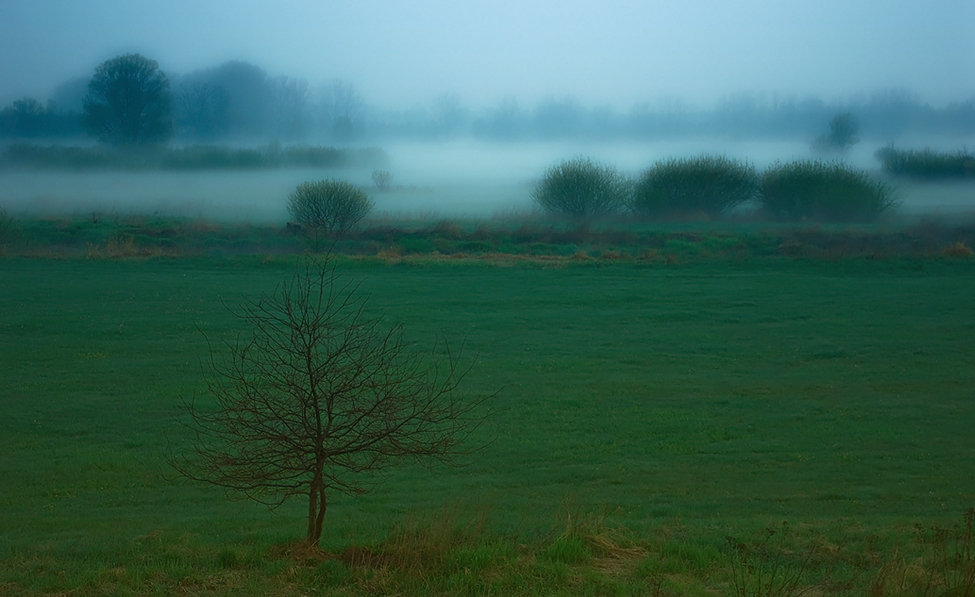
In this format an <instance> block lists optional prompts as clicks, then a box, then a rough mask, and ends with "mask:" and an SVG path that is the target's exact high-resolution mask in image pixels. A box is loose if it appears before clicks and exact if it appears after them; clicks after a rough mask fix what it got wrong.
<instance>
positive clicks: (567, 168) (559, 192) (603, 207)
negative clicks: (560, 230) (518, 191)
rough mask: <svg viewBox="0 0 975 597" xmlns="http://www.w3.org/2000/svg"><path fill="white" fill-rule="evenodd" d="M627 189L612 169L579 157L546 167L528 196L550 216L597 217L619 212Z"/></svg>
mask: <svg viewBox="0 0 975 597" xmlns="http://www.w3.org/2000/svg"><path fill="white" fill-rule="evenodd" d="M630 189H631V184H630V181H629V180H628V179H627V178H626V177H625V176H623V175H622V174H620V173H619V172H617V170H616V168H613V167H610V166H602V165H600V164H597V163H595V162H593V161H592V160H590V159H589V158H582V157H579V158H575V159H573V160H569V161H563V162H560V163H559V164H556V165H555V166H552V167H551V168H549V169H548V171H547V172H546V173H545V176H544V177H543V178H542V182H541V183H539V185H538V186H537V187H536V188H535V190H534V191H532V195H531V196H532V199H533V200H534V201H535V203H537V204H539V205H540V206H541V207H542V208H544V209H545V210H546V211H549V212H552V213H558V214H562V215H566V216H571V217H574V218H598V217H600V216H607V215H611V214H613V213H617V212H619V211H621V210H622V209H623V207H625V206H626V204H627V202H628V199H629V196H630Z"/></svg>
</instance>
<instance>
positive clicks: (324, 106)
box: [320, 79, 363, 141]
mask: <svg viewBox="0 0 975 597" xmlns="http://www.w3.org/2000/svg"><path fill="white" fill-rule="evenodd" d="M320 105H321V108H320V114H321V118H322V125H323V127H324V128H325V132H326V133H327V134H329V135H331V136H332V137H334V138H336V139H338V140H341V141H346V140H348V139H351V138H352V137H354V136H355V134H356V130H357V128H359V120H360V119H361V118H362V111H363V103H362V98H360V97H359V93H358V92H357V91H356V90H355V87H353V86H352V83H347V82H345V81H342V80H341V79H335V80H333V81H332V82H330V83H328V84H327V85H325V86H324V87H323V88H322V91H321V103H320Z"/></svg>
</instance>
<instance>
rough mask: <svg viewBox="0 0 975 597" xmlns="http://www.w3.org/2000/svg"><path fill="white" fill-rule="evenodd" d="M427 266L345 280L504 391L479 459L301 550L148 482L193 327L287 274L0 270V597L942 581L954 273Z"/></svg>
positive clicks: (964, 366)
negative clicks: (444, 341)
mask: <svg viewBox="0 0 975 597" xmlns="http://www.w3.org/2000/svg"><path fill="white" fill-rule="evenodd" d="M425 263H426V264H425V265H422V266H421V265H417V264H415V263H411V262H399V263H395V262H388V261H385V260H379V259H369V260H361V259H351V258H347V259H345V260H344V265H343V267H344V269H345V270H346V271H347V272H348V274H349V275H351V276H353V277H356V278H358V277H363V278H364V279H365V281H364V283H363V287H362V288H363V291H364V292H366V293H368V294H369V295H370V296H371V299H370V303H369V305H370V309H371V310H373V312H375V313H383V314H384V315H383V316H384V317H385V318H386V320H388V321H390V322H403V323H404V324H405V325H406V326H407V330H408V332H409V334H410V337H411V338H412V339H415V340H417V341H419V342H427V341H429V340H430V339H431V338H432V337H433V336H434V335H435V334H436V333H437V332H440V331H444V332H445V333H446V334H447V335H448V337H449V338H451V339H453V340H460V339H461V338H465V339H466V342H467V346H468V348H469V350H470V353H469V354H472V355H476V363H475V367H474V369H473V370H472V373H471V375H470V376H469V377H468V379H467V381H466V384H467V389H469V390H470V391H472V392H475V393H485V394H487V393H491V392H495V391H498V390H500V392H499V393H498V395H497V397H496V398H495V399H494V403H493V405H492V406H493V407H494V409H495V412H496V414H495V416H494V417H493V418H492V420H491V422H490V424H489V425H487V426H485V428H483V429H482V430H481V432H480V433H481V435H479V436H478V437H475V438H474V441H475V442H478V443H485V444H487V445H486V447H485V448H484V449H483V450H481V451H480V452H478V453H477V454H476V455H475V457H473V458H471V459H470V461H469V462H467V463H466V466H464V467H462V468H458V469H452V468H448V469H434V470H432V471H428V470H425V469H422V468H415V467H407V468H401V469H397V470H394V471H391V472H390V474H389V475H388V476H386V477H385V478H384V479H382V483H381V484H379V485H378V486H377V487H376V488H375V490H374V491H373V492H372V493H370V494H368V495H366V496H363V497H361V498H358V499H351V498H343V497H339V496H336V498H335V501H334V503H333V506H332V507H331V508H330V511H329V514H328V517H327V518H326V530H325V535H326V539H325V542H324V545H323V547H324V548H325V551H326V553H325V554H324V555H323V554H316V553H309V552H307V551H302V550H300V549H298V548H297V547H296V545H295V543H294V541H295V539H297V538H299V537H301V536H302V529H303V527H302V517H303V515H304V512H303V506H302V505H301V504H297V503H296V504H289V505H286V506H284V507H283V508H281V509H279V510H278V511H276V512H271V513H269V512H267V511H266V510H264V509H263V508H260V507H257V506H255V505H252V504H249V503H245V502H231V501H228V500H227V499H226V498H225V496H224V495H223V494H222V492H220V491H219V490H216V489H213V488H210V487H203V486H198V485H194V484H189V483H187V482H184V481H182V480H180V479H179V478H176V477H175V476H174V474H173V473H172V471H171V470H170V469H168V468H167V466H166V464H165V460H164V456H165V454H166V451H167V449H168V446H170V445H178V444H179V443H181V442H182V441H184V440H185V439H186V438H185V437H184V436H183V435H182V434H183V433H185V432H184V431H183V430H182V428H181V427H180V426H179V425H178V424H177V421H176V420H175V419H174V417H176V416H178V410H177V406H178V403H179V400H180V397H181V396H193V395H199V394H201V393H202V392H203V385H202V378H201V376H200V366H199V359H200V358H201V357H203V356H204V355H205V354H206V353H205V351H206V344H205V342H204V341H203V338H202V336H201V335H200V330H204V331H206V332H207V333H208V334H209V335H210V336H211V339H214V340H217V341H219V340H220V339H224V338H227V339H229V338H232V337H233V335H234V333H235V331H236V329H237V328H236V325H237V324H236V322H235V321H234V320H233V319H232V318H231V317H230V316H229V315H228V313H227V312H226V310H225V309H224V308H223V306H222V303H221V301H222V300H223V301H228V302H230V303H233V302H235V301H236V300H238V298H239V297H242V296H249V297H253V296H255V295H256V294H258V293H259V292H260V291H262V290H266V289H269V288H271V287H273V286H274V284H275V283H277V282H278V281H279V280H280V279H281V278H282V277H283V276H284V275H286V274H288V273H289V272H290V271H291V268H292V267H293V258H291V257H282V258H273V259H266V258H263V257H245V258H233V259H224V258H220V259H216V258H205V259H204V258H185V259H180V260H155V259H153V260H143V259H136V260H101V259H99V260H77V259H71V260H50V259H45V260H34V259H10V258H7V259H2V260H0V313H2V316H0V334H2V340H3V341H2V342H0V359H2V362H3V363H4V383H3V385H2V387H0V399H2V403H3V404H4V413H5V416H4V417H3V418H2V420H0V470H2V471H3V472H4V477H5V480H4V487H5V489H4V491H3V492H2V493H0V562H2V564H0V592H2V593H4V594H10V595H41V594H66V593H69V594H72V595H104V594H120V595H127V594H128V595H153V594H197V595H266V594H282V595H292V594H294V595H297V594H335V595H370V594H407V595H429V594H451V595H453V594H471V595H473V594H504V595H519V594H520V595H548V594H552V595H554V594H579V595H589V594H613V595H646V594H663V595H713V594H724V595H737V594H758V593H756V592H755V591H754V590H750V589H747V588H746V589H743V591H745V592H742V591H740V590H739V587H741V586H744V585H743V584H742V583H745V582H747V583H750V584H748V585H747V586H750V587H754V586H755V583H757V582H759V581H761V582H764V583H766V584H765V585H764V586H768V585H767V583H768V582H770V581H769V575H770V574H771V571H772V570H779V571H780V572H779V573H777V574H779V576H777V578H779V579H781V578H789V579H792V578H795V579H796V580H795V587H794V588H798V589H802V590H808V591H814V592H816V593H817V594H828V595H863V594H866V593H871V592H873V594H879V595H888V594H901V593H903V592H905V591H907V589H905V587H907V588H910V587H915V585H916V587H915V588H916V590H915V591H914V592H910V593H909V594H935V593H934V592H933V590H932V592H929V593H925V592H923V586H924V585H923V583H925V582H929V583H931V586H932V587H939V588H942V589H943V588H944V587H945V584H944V582H943V581H945V579H955V580H954V581H953V582H955V586H959V583H963V582H964V581H963V580H958V579H959V578H960V577H959V576H958V575H959V574H964V572H958V571H957V569H956V568H955V567H956V566H958V565H962V566H968V565H969V564H970V563H971V559H970V555H969V556H966V555H965V553H969V554H970V552H964V551H957V550H958V549H962V550H963V549H966V548H967V547H970V546H971V537H970V532H969V535H965V532H966V528H969V529H970V527H966V526H965V521H966V519H965V518H964V517H963V515H964V513H965V512H967V510H968V508H970V507H971V506H972V504H973V503H975V474H973V473H972V471H975V460H973V454H972V450H971V442H970V435H971V434H970V429H971V423H972V421H973V420H975V410H973V405H972V401H971V388H972V387H975V373H973V372H975V367H973V366H972V365H973V362H972V357H971V355H973V354H975V341H973V338H975V333H973V332H975V313H973V311H972V309H971V308H970V305H969V301H967V300H965V297H970V296H972V294H973V291H975V276H973V274H975V263H972V262H971V261H968V260H940V259H939V260H930V259H922V260H916V259H893V260H881V261H867V260H841V261H838V262H837V261H810V260H775V261H769V260H762V261H756V262H747V261H746V262H713V261H712V262H703V263H686V264H683V265H680V264H671V266H667V265H665V264H646V263H639V262H635V261H634V262H622V261H619V262H612V263H609V262H605V266H604V267H598V268H591V267H569V268H538V267H506V268H499V267H485V266H484V265H483V264H482V263H481V262H474V261H443V262H440V261H436V260H428V261H427V262H425ZM956 552H957V553H958V554H960V555H958V557H957V558H956V557H955V554H956ZM965 558H969V559H967V560H966V559H965ZM949 568H950V569H949ZM763 575H764V576H763ZM783 575H788V576H783ZM950 575H953V576H950ZM771 582H778V581H775V580H773V581H771ZM912 583H915V584H912ZM916 583H921V584H919V585H918V584H916ZM878 587H879V588H878ZM902 589H903V591H902ZM899 591H900V592H899ZM770 594H796V593H795V592H789V590H788V589H787V587H785V586H783V588H782V591H781V592H776V593H770Z"/></svg>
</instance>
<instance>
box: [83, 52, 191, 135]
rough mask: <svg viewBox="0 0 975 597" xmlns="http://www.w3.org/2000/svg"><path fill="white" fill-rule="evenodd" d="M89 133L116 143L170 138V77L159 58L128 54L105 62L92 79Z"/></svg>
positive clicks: (87, 106)
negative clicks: (153, 58)
mask: <svg viewBox="0 0 975 597" xmlns="http://www.w3.org/2000/svg"><path fill="white" fill-rule="evenodd" d="M84 112H85V113H84V123H85V127H86V128H87V129H88V133H89V134H90V135H92V136H94V137H98V138H99V139H101V140H102V141H106V142H108V143H112V144H113V145H123V146H132V145H145V144H150V143H157V142H163V141H166V140H167V139H168V138H169V137H170V136H171V135H172V133H173V107H172V96H171V94H170V92H169V79H167V78H166V75H165V74H164V73H163V72H162V71H160V70H159V64H158V63H157V62H156V61H155V60H149V59H148V58H145V57H143V56H141V55H139V54H126V55H124V56H119V57H117V58H113V59H111V60H107V61H105V62H103V63H102V64H101V65H99V67H98V68H97V69H95V76H93V77H92V79H91V82H90V83H88V95H87V96H86V97H85V102H84Z"/></svg>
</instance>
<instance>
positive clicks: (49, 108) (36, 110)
mask: <svg viewBox="0 0 975 597" xmlns="http://www.w3.org/2000/svg"><path fill="white" fill-rule="evenodd" d="M79 133H81V123H80V114H78V113H77V112H64V111H61V110H60V109H58V105H57V104H56V103H55V102H54V101H53V100H52V101H48V103H47V105H44V104H42V103H41V102H40V101H38V100H37V99H34V98H31V97H25V98H22V99H19V100H17V101H15V102H14V103H13V104H11V105H10V106H7V107H6V108H3V109H2V110H0V137H8V138H11V137H12V138H18V139H37V138H45V137H46V138H50V137H73V136H75V135H78V134H79Z"/></svg>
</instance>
